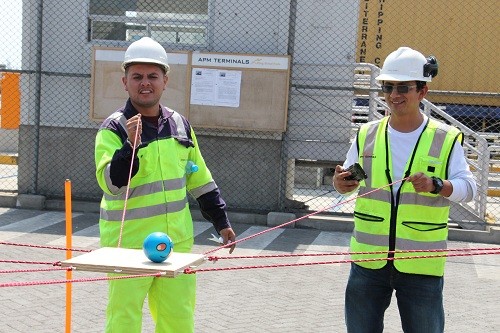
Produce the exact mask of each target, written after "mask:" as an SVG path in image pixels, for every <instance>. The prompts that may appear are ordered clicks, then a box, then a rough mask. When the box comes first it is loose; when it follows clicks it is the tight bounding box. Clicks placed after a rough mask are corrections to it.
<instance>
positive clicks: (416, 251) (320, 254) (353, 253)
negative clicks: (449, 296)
mask: <svg viewBox="0 0 500 333" xmlns="http://www.w3.org/2000/svg"><path fill="white" fill-rule="evenodd" d="M477 251H500V247H485V248H463V249H460V248H456V249H436V250H396V251H370V252H325V253H288V254H264V255H253V256H208V257H207V260H208V261H217V260H229V259H262V258H264V259H265V258H287V257H324V256H342V255H357V254H388V253H394V254H396V253H429V252H477ZM499 253H500V252H499Z"/></svg>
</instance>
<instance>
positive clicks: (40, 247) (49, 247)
mask: <svg viewBox="0 0 500 333" xmlns="http://www.w3.org/2000/svg"><path fill="white" fill-rule="evenodd" d="M0 245H9V246H24V247H33V248H37V249H50V250H62V251H67V250H70V251H75V252H92V251H93V250H83V249H68V248H65V247H60V246H48V245H33V244H23V243H11V242H0Z"/></svg>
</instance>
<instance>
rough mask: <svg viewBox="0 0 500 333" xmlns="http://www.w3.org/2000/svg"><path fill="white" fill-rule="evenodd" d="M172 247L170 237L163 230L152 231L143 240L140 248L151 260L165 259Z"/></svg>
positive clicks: (161, 260)
mask: <svg viewBox="0 0 500 333" xmlns="http://www.w3.org/2000/svg"><path fill="white" fill-rule="evenodd" d="M173 248H174V244H173V243H172V240H171V239H170V237H168V235H167V234H165V233H163V232H153V233H152V234H150V235H149V236H148V237H146V239H145V240H144V243H143V245H142V249H143V250H144V254H145V255H146V257H148V259H149V260H151V261H152V262H163V261H165V260H166V259H167V258H168V256H169V255H170V253H171V252H172V250H173Z"/></svg>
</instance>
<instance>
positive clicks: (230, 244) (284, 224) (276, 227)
mask: <svg viewBox="0 0 500 333" xmlns="http://www.w3.org/2000/svg"><path fill="white" fill-rule="evenodd" d="M406 179H408V177H406V178H403V179H400V180H396V181H395V182H392V183H390V184H387V185H384V186H381V187H379V188H376V189H373V190H371V191H368V192H366V193H365V194H361V195H358V196H356V197H353V198H351V199H347V200H344V201H341V202H338V203H336V204H334V205H332V206H328V207H325V208H322V209H320V210H317V211H315V212H312V213H310V214H307V215H304V216H301V217H299V218H296V219H295V220H291V221H288V222H285V223H282V224H280V225H277V226H275V227H272V228H268V229H266V230H263V231H261V232H258V233H256V234H253V235H250V236H247V237H245V238H242V239H238V240H236V241H234V242H232V243H231V242H230V243H227V244H226V245H222V246H219V247H216V248H215V249H212V250H210V251H207V252H205V253H204V254H205V255H206V254H210V253H213V252H216V251H218V250H220V249H224V248H229V247H231V246H233V245H234V244H237V243H241V242H243V241H246V240H248V239H251V238H254V237H257V236H260V235H262V234H264V233H266V232H269V231H272V230H276V229H279V228H281V227H284V226H287V225H289V224H292V223H294V222H297V221H300V220H303V219H305V218H307V217H310V216H313V215H316V214H319V213H321V212H324V211H325V210H328V209H332V208H334V207H336V206H339V205H343V204H345V203H348V202H350V201H353V200H356V199H357V198H361V197H363V196H365V195H368V194H371V193H373V192H376V191H379V190H381V189H383V188H384V187H388V186H391V185H394V184H396V183H399V182H402V181H404V180H406Z"/></svg>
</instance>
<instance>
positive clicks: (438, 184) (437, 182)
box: [429, 176, 444, 194]
mask: <svg viewBox="0 0 500 333" xmlns="http://www.w3.org/2000/svg"><path fill="white" fill-rule="evenodd" d="M431 179H432V184H433V185H434V190H433V191H430V192H429V193H432V194H439V192H441V190H442V189H443V186H444V184H443V180H442V179H441V178H438V177H434V176H432V177H431Z"/></svg>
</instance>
